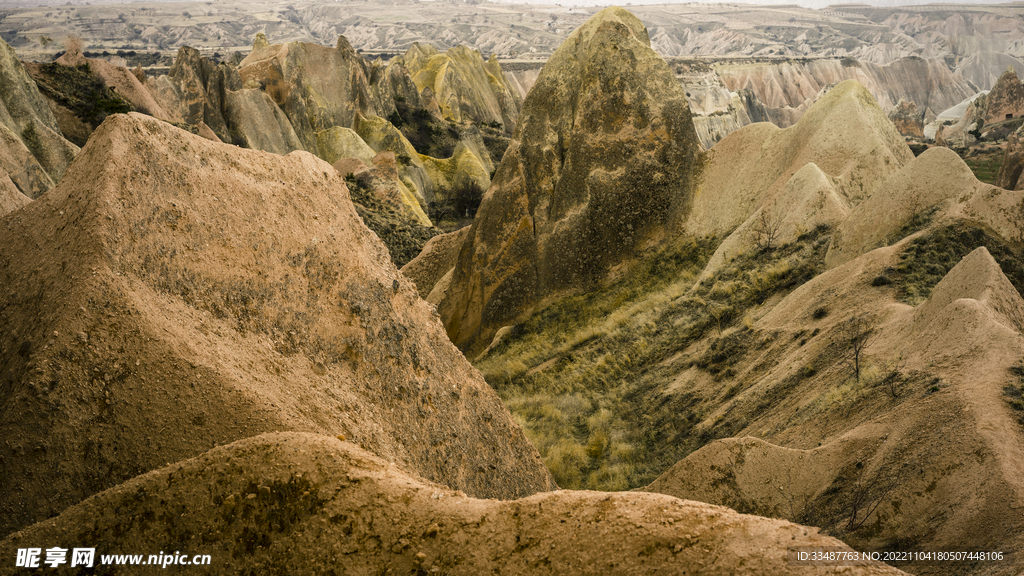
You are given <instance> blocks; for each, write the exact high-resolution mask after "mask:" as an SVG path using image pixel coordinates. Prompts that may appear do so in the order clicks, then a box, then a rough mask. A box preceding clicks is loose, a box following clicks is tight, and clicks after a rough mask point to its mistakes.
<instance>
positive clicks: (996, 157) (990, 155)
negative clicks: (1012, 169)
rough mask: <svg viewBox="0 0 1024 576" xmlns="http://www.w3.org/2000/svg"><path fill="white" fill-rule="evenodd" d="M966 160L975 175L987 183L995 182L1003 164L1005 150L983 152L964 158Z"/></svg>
mask: <svg viewBox="0 0 1024 576" xmlns="http://www.w3.org/2000/svg"><path fill="white" fill-rule="evenodd" d="M964 162H966V163H967V166H968V167H969V168H970V169H971V172H974V177H975V178H977V179H978V180H980V181H982V182H984V183H986V184H995V183H996V176H998V175H999V169H1000V168H1002V166H1003V151H1002V149H997V150H995V151H992V152H981V153H978V154H976V155H973V156H968V157H966V158H964Z"/></svg>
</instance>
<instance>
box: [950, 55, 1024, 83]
mask: <svg viewBox="0 0 1024 576" xmlns="http://www.w3.org/2000/svg"><path fill="white" fill-rule="evenodd" d="M1009 66H1013V67H1014V69H1016V70H1024V62H1022V61H1021V60H1020V55H1019V54H1018V55H1017V57H1014V56H1011V55H1009V54H1006V53H1003V52H992V51H990V50H982V51H978V52H975V53H973V54H968V55H967V56H966V57H964V58H963V59H962V60H960V62H959V63H958V64H957V66H956V69H955V70H954V72H955V73H956V74H959V75H960V76H963V77H964V79H966V80H967V81H968V82H970V83H972V84H974V85H975V86H977V87H978V89H979V90H991V89H992V87H993V86H995V85H996V81H997V80H999V76H1000V75H1001V74H1002V73H1003V72H1004V71H1005V70H1006V68H1007V67H1009Z"/></svg>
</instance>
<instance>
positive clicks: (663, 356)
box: [476, 228, 830, 490]
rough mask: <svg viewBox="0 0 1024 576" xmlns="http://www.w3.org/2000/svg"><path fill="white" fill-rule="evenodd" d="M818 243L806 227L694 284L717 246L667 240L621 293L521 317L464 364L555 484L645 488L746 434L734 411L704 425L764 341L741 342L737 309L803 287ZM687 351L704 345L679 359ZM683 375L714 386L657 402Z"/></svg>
mask: <svg viewBox="0 0 1024 576" xmlns="http://www.w3.org/2000/svg"><path fill="white" fill-rule="evenodd" d="M829 240H830V235H829V229H827V228H819V229H816V230H813V231H811V232H809V233H807V234H805V235H803V236H801V237H800V239H798V240H797V241H796V242H793V243H791V244H787V245H785V246H781V247H778V248H775V249H769V250H762V251H756V252H752V253H749V254H744V255H741V256H738V257H736V258H734V259H733V260H732V261H731V262H729V263H727V264H726V265H724V266H722V268H721V269H720V270H719V271H718V272H717V273H716V274H715V275H714V276H713V277H711V278H709V279H706V280H703V281H701V282H700V283H699V284H695V282H696V278H697V277H698V274H699V273H700V271H701V269H702V268H703V266H704V265H705V263H706V262H707V260H708V258H709V257H710V255H711V254H712V253H713V252H714V249H715V246H716V245H717V243H718V242H717V240H716V239H712V238H705V239H681V240H679V241H678V242H676V243H675V244H674V245H673V246H671V247H669V248H668V249H666V250H664V251H662V252H661V253H659V254H657V255H656V256H654V257H652V258H650V259H648V260H647V261H645V262H643V263H642V264H641V265H639V266H638V269H637V270H636V271H635V272H634V273H632V274H630V275H628V276H627V277H626V278H624V279H622V280H621V281H619V282H617V283H615V284H613V285H611V286H607V287H605V288H602V289H599V290H596V291H594V292H591V293H588V294H584V295H580V296H574V297H571V298H566V299H564V300H561V301H559V302H557V303H555V304H553V305H551V306H549V307H547V308H546V309H545V310H543V311H541V312H539V313H537V314H535V315H534V316H533V317H532V318H530V319H529V320H527V321H526V322H524V323H523V324H521V325H518V326H516V327H515V328H514V329H513V330H512V332H511V333H510V334H509V336H508V337H506V338H505V340H504V341H503V342H502V343H500V344H499V345H498V346H496V347H495V348H494V349H493V350H491V351H490V352H488V353H487V354H486V355H485V356H483V357H481V358H478V359H477V361H476V366H477V368H479V369H480V370H481V372H483V374H484V376H485V378H486V379H487V381H488V383H490V384H491V386H493V387H494V388H495V389H496V390H497V391H498V393H499V394H500V395H501V397H502V398H503V399H504V401H505V403H506V405H507V406H508V407H509V409H510V410H511V411H512V412H513V414H515V415H516V419H517V421H519V422H520V424H522V425H523V428H524V429H525V430H526V432H527V435H528V436H529V437H530V439H531V440H532V441H533V443H534V444H535V445H536V446H537V448H538V450H540V452H541V454H542V456H543V457H544V460H545V463H546V464H547V466H548V468H549V469H550V470H551V472H552V474H553V475H554V476H555V478H556V480H557V481H558V483H559V485H560V486H562V487H563V488H574V489H578V488H586V489H596V490H622V489H626V488H634V487H638V486H642V485H645V484H647V483H649V482H650V481H651V480H653V479H654V478H655V477H656V476H657V475H658V474H660V473H661V472H662V471H664V470H665V469H666V468H667V467H668V466H670V465H672V464H673V463H675V462H676V461H678V460H679V459H680V458H682V457H684V456H686V455H687V454H689V453H690V452H691V451H693V450H696V449H697V448H699V447H700V446H702V445H704V444H706V443H707V442H710V441H711V440H714V439H717V438H722V437H727V436H731V435H733V434H735V433H736V432H738V431H739V430H741V429H743V428H744V427H745V426H746V425H747V421H746V419H745V418H744V417H743V416H742V415H740V414H739V413H738V412H737V413H736V414H732V413H727V414H726V415H724V416H722V417H720V418H718V419H717V420H715V421H714V422H712V423H705V422H704V421H705V419H706V417H707V415H708V414H709V413H710V412H711V411H712V410H713V409H714V408H715V407H717V406H719V405H721V404H722V403H723V402H726V401H728V400H729V399H730V398H732V397H733V396H736V395H737V394H738V393H740V392H741V391H742V389H743V388H744V386H745V384H743V383H741V382H739V381H737V380H736V379H735V376H736V374H735V372H734V366H735V364H736V362H737V361H738V360H739V359H740V358H742V357H744V356H745V355H747V354H748V353H750V352H752V351H754V350H755V349H758V348H761V347H763V346H764V345H765V342H766V341H767V340H765V339H764V338H761V337H759V336H758V335H757V334H755V332H754V331H753V330H752V328H751V326H752V320H751V315H750V311H751V310H754V309H756V308H757V307H758V306H760V305H762V304H763V303H764V302H765V301H766V300H767V299H768V298H770V297H772V296H774V295H777V294H782V293H786V292H788V291H790V290H792V289H793V288H795V287H797V286H799V285H800V284H803V283H804V282H806V281H807V280H810V279H811V278H813V277H814V276H815V275H816V274H817V273H818V272H819V271H820V270H821V269H822V262H823V259H824V254H825V251H826V249H827V247H828V242H829ZM769 340H770V339H769ZM698 342H704V344H702V345H700V346H695V347H694V348H692V349H691V346H693V345H695V344H696V343H698ZM698 349H699V352H694V350H698ZM670 359H671V360H670ZM692 367H696V368H698V369H700V370H702V371H704V372H706V373H710V374H712V375H713V379H714V381H716V382H718V381H721V383H722V384H721V388H720V389H717V390H715V391H714V392H713V393H710V394H708V395H705V396H700V395H697V394H693V393H690V392H684V393H678V392H671V393H670V392H669V390H670V389H671V384H672V382H673V381H674V380H675V379H676V378H677V377H678V376H679V373H680V372H681V371H683V370H687V369H690V368H692Z"/></svg>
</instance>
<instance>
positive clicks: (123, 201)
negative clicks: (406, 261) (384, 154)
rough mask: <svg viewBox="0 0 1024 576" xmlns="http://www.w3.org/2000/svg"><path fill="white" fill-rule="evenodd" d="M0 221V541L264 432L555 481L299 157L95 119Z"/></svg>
mask: <svg viewBox="0 0 1024 576" xmlns="http://www.w3.org/2000/svg"><path fill="white" fill-rule="evenodd" d="M0 234H2V237H3V241H2V242H0V262H3V263H4V265H3V267H0V284H2V285H3V286H4V290H5V306H4V307H3V309H2V311H0V350H2V351H3V354H2V356H0V357H2V358H3V362H4V364H3V366H2V373H3V374H5V375H6V376H5V377H4V378H5V379H4V380H3V388H2V392H3V396H2V400H3V402H2V403H3V405H4V406H5V413H4V414H5V415H4V418H3V420H2V421H0V436H2V437H3V438H4V439H5V442H3V443H2V444H0V459H2V461H3V462H4V465H3V466H2V467H0V485H2V486H4V488H5V489H4V490H3V491H0V533H3V534H6V533H9V532H11V531H13V530H15V529H18V528H20V527H23V526H26V525H28V524H31V523H33V522H36V521H39V520H42V519H44V518H47V517H49V516H52V515H54V514H57V513H59V512H60V511H61V510H63V509H64V508H66V507H68V506H70V505H72V504H74V503H76V502H79V501H81V500H82V499H83V498H85V497H87V496H89V495H91V494H94V493H96V492H99V491H101V490H104V489H106V488H109V487H111V486H114V485H116V484H119V483H121V482H123V481H125V480H127V479H129V478H131V477H133V476H136V475H138V474H141V473H143V472H146V471H148V470H152V469H155V468H157V467H159V466H163V465H164V464H166V463H167V462H174V461H178V460H181V459H184V458H189V457H192V456H195V455H197V454H200V453H202V452H205V451H206V450H209V449H210V448H211V447H213V446H215V445H218V444H223V443H227V442H232V441H234V440H238V439H240V438H245V437H249V436H253V435H255V434H260V433H263V432H270V431H279V430H298V431H312V432H320V433H326V434H331V435H336V434H343V435H345V436H346V437H347V438H349V439H350V440H352V441H353V442H357V443H359V444H361V445H362V446H364V447H365V448H366V449H368V450H370V451H372V452H374V453H376V454H377V455H378V456H380V457H381V458H384V459H386V460H387V461H389V462H393V463H395V464H397V465H399V466H401V467H402V468H404V469H406V470H409V471H411V472H414V473H416V474H418V475H421V476H423V477H424V478H427V479H431V480H433V481H436V482H443V483H446V484H448V485H449V486H451V487H453V488H456V489H461V490H464V491H465V492H467V493H470V494H475V495H478V496H482V497H505V498H508V497H517V496H524V495H528V494H531V493H534V492H537V491H541V490H548V489H551V488H553V487H554V486H553V484H552V481H551V479H550V475H549V474H548V472H547V471H546V470H545V469H544V467H543V464H542V463H541V461H540V458H539V456H538V454H537V452H536V450H535V449H534V448H533V447H532V445H530V444H529V442H528V441H527V440H526V438H525V437H524V436H523V434H522V432H521V431H520V429H519V428H518V426H517V425H516V424H515V423H514V422H513V421H512V419H511V417H510V416H509V414H508V412H507V411H506V410H505V408H504V407H503V406H502V405H501V402H500V400H499V399H498V397H497V395H496V394H495V393H494V392H493V391H492V390H491V389H490V388H489V387H488V386H487V384H486V383H485V382H484V381H483V379H482V378H481V377H480V375H479V373H478V372H477V371H475V370H474V369H473V368H472V367H471V366H470V365H469V363H468V362H467V361H466V360H465V358H464V357H463V356H462V355H461V354H460V353H459V351H458V350H457V349H456V348H455V347H454V346H453V345H452V344H451V343H450V342H449V341H448V339H447V337H446V335H445V332H444V328H443V326H442V325H441V323H440V322H438V321H437V318H436V316H435V315H434V312H433V310H432V308H431V307H429V306H428V305H427V304H426V303H424V302H423V301H422V300H421V299H420V298H419V296H418V294H417V292H416V288H415V286H413V284H412V283H411V282H409V281H408V280H406V279H405V278H404V277H403V276H402V275H401V274H400V273H399V272H398V270H397V269H396V268H395V267H394V265H393V264H392V263H391V260H390V258H389V256H388V253H387V252H386V250H385V247H384V246H383V245H382V244H381V242H380V240H378V238H377V237H376V236H375V235H374V234H373V233H371V232H370V230H368V229H367V228H366V227H365V226H364V225H363V223H362V221H361V220H360V218H359V217H358V216H357V214H356V211H355V209H354V207H353V205H352V202H351V201H350V198H349V194H348V192H347V191H346V188H345V185H344V181H343V180H342V177H341V176H340V175H338V174H337V173H336V172H335V171H334V169H333V168H331V166H330V165H328V164H326V163H325V162H323V161H322V160H319V159H317V158H316V157H314V156H312V155H310V154H308V153H305V152H296V153H293V154H289V155H288V156H278V155H273V154H268V153H264V152H257V151H251V150H244V149H239V148H236V147H234V146H230V145H224V144H217V143H214V142H210V141H209V140H206V139H204V138H202V137H200V136H196V135H192V134H189V133H188V132H185V131H182V130H179V129H177V128H174V127H173V126H170V125H169V124H166V123H164V122H160V121H158V120H155V119H153V118H150V117H147V116H143V115H139V114H130V115H115V116H111V117H110V118H108V119H107V121H106V122H105V123H104V124H103V125H101V127H100V128H99V129H98V130H97V131H96V132H95V133H94V134H93V137H92V139H91V140H90V142H89V144H88V145H87V146H86V147H85V148H84V149H83V151H82V152H81V153H80V154H79V156H78V157H77V158H76V160H75V162H74V163H73V164H72V166H71V167H70V168H69V169H68V171H67V173H66V174H65V177H64V179H63V180H62V181H61V183H60V185H59V186H58V187H57V188H56V189H54V190H52V191H51V192H50V193H49V194H46V195H45V196H44V197H43V198H41V199H39V200H37V201H35V202H33V203H31V204H29V205H28V206H26V207H24V208H22V209H20V210H18V211H17V212H16V213H14V214H11V215H9V216H8V217H7V218H4V219H2V220H0Z"/></svg>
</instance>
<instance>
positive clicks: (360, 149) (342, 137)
mask: <svg viewBox="0 0 1024 576" xmlns="http://www.w3.org/2000/svg"><path fill="white" fill-rule="evenodd" d="M316 143H317V149H318V150H319V154H318V155H319V156H320V158H323V159H324V160H326V161H327V162H328V163H329V164H334V163H335V162H337V161H338V160H340V159H342V158H358V159H360V160H362V161H363V162H365V163H366V164H367V165H369V164H373V157H374V156H376V155H377V152H375V151H374V150H373V148H370V146H369V145H367V144H366V142H364V141H363V139H362V138H361V137H360V136H359V134H357V133H356V131H355V130H353V129H351V128H343V127H341V126H334V127H333V128H328V129H327V130H323V131H320V132H317V134H316ZM342 175H343V176H344V174H342Z"/></svg>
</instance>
